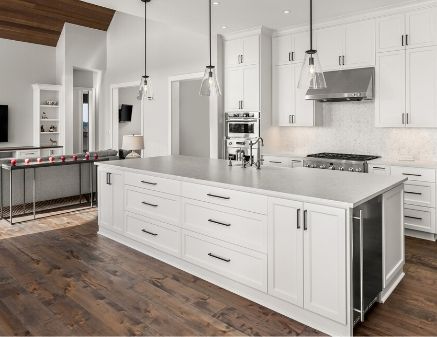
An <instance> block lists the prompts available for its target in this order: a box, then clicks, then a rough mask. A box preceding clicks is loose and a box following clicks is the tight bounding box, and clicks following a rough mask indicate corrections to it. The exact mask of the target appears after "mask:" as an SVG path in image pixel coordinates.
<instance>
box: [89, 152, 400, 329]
mask: <svg viewBox="0 0 437 337" xmlns="http://www.w3.org/2000/svg"><path fill="white" fill-rule="evenodd" d="M97 165H98V166H99V168H98V172H99V173H98V175H99V178H98V196H99V200H98V202H99V234H101V235H104V236H106V237H108V238H111V239H113V240H116V241H118V242H120V243H122V244H125V245H127V246H129V247H132V248H134V249H136V250H139V251H141V252H143V253H144V254H147V255H150V256H153V257H155V258H157V259H159V260H161V261H164V262H165V263H168V264H170V265H173V266H175V267H177V268H180V269H182V270H185V271H187V272H189V273H191V274H193V275H196V276H198V277H200V278H203V279H205V280H207V281H210V282H212V283H214V284H217V285H219V286H221V287H223V288H225V289H227V290H229V291H232V292H234V293H237V294H239V295H241V296H243V297H246V298H248V299H250V300H253V301H255V302H257V303H260V304H262V305H264V306H266V307H269V308H271V309H273V310H275V311H277V312H280V313H282V314H284V315H286V316H288V317H290V318H293V319H295V320H297V321H300V322H302V323H304V324H306V325H309V326H311V327H313V328H315V329H318V330H321V331H323V332H325V333H328V334H332V335H352V334H353V326H354V321H356V318H357V316H358V314H359V312H361V313H362V312H365V311H366V309H367V308H366V307H365V306H363V305H362V304H361V303H364V302H365V301H363V297H364V298H365V295H366V294H365V293H364V291H366V289H364V290H363V288H365V287H362V286H361V285H362V284H363V281H362V280H363V279H364V280H366V277H367V274H366V273H367V269H366V268H367V265H375V266H378V265H379V266H380V269H377V271H378V272H379V275H376V276H377V283H378V287H380V288H378V294H377V297H376V299H377V300H378V301H380V302H384V301H385V299H386V298H387V297H388V296H389V295H390V294H391V292H392V291H393V290H394V288H395V287H396V286H397V284H398V283H399V282H400V281H401V279H402V277H403V275H404V273H403V266H404V232H403V214H402V208H403V207H402V205H403V183H404V181H406V178H404V177H400V176H399V177H397V176H377V175H367V174H357V173H349V172H336V171H327V170H312V169H307V168H296V169H292V170H283V169H280V168H270V167H266V168H263V169H262V170H256V169H254V168H246V169H243V168H241V167H239V166H233V167H229V166H228V164H227V162H226V161H222V160H215V159H207V158H194V157H182V156H168V157H155V158H147V159H132V160H124V161H114V162H104V163H98V164H97ZM375 210H376V211H375ZM371 226H372V227H373V228H375V226H376V227H377V231H376V233H377V237H378V238H379V239H378V238H377V237H375V239H373V237H372V239H371V240H372V242H369V240H368V236H367V237H366V234H365V233H367V232H366V228H367V227H368V228H370V227H371ZM357 228H358V230H357ZM371 235H374V232H373V233H371ZM363 238H364V240H366V243H367V245H369V243H370V245H371V246H378V244H377V242H378V240H380V245H381V247H380V251H379V250H378V249H377V250H376V254H375V253H374V251H375V250H374V249H373V248H372V249H373V253H372V254H373V255H371V256H370V258H371V259H372V260H371V261H370V262H371V263H369V257H368V255H367V254H365V249H364V248H362V249H361V248H360V247H365V245H364V244H361V243H362V242H363ZM373 240H374V242H373ZM357 242H358V243H360V245H359V246H358V245H357ZM366 249H367V248H366ZM363 256H364V258H363ZM353 266H355V267H353ZM363 266H364V267H363ZM371 269H372V271H369V275H370V273H371V272H373V273H374V270H375V268H373V267H372V268H371ZM369 270H370V269H369ZM367 278H368V277H367ZM373 279H375V278H373ZM366 285H367V283H366ZM363 293H364V296H363ZM360 294H361V297H360ZM357 296H358V297H357ZM357 298H358V299H357Z"/></svg>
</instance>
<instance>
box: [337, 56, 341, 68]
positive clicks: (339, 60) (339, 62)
mask: <svg viewBox="0 0 437 337" xmlns="http://www.w3.org/2000/svg"><path fill="white" fill-rule="evenodd" d="M338 65H339V66H341V55H340V56H339V57H338Z"/></svg>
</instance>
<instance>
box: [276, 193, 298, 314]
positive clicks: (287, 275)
mask: <svg viewBox="0 0 437 337" xmlns="http://www.w3.org/2000/svg"><path fill="white" fill-rule="evenodd" d="M302 212H303V204H302V203H299V202H295V201H290V200H283V199H273V198H272V199H270V200H269V234H268V237H269V253H268V258H269V261H268V266H269V271H268V275H269V282H268V292H269V294H270V295H273V296H276V297H278V298H280V299H282V300H284V301H287V302H290V303H293V304H295V305H298V306H300V307H302V306H303V278H302V275H303V246H302V243H303V231H302Z"/></svg>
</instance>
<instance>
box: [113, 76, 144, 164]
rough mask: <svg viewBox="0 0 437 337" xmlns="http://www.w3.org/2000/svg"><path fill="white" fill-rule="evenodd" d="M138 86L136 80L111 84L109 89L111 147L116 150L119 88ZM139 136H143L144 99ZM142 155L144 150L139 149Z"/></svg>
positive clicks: (142, 101)
mask: <svg viewBox="0 0 437 337" xmlns="http://www.w3.org/2000/svg"><path fill="white" fill-rule="evenodd" d="M132 87H139V83H138V81H135V82H124V83H118V84H112V85H111V87H110V89H111V92H110V99H111V129H110V137H111V148H112V149H113V150H116V151H118V150H119V148H118V147H119V145H118V124H119V121H118V109H119V90H120V89H124V88H132ZM140 111H141V136H144V100H141V108H140ZM141 154H142V156H144V150H142V151H141Z"/></svg>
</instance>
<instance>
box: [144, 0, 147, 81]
mask: <svg viewBox="0 0 437 337" xmlns="http://www.w3.org/2000/svg"><path fill="white" fill-rule="evenodd" d="M144 76H145V78H146V79H147V0H146V1H144Z"/></svg>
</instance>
